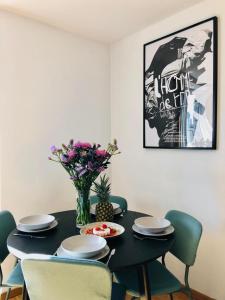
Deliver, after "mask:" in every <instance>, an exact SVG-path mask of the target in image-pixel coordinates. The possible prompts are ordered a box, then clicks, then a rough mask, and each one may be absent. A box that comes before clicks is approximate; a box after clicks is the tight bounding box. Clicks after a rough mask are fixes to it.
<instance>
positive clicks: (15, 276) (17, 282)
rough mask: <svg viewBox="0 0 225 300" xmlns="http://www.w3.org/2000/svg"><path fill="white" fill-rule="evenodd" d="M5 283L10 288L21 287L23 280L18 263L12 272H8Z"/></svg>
mask: <svg viewBox="0 0 225 300" xmlns="http://www.w3.org/2000/svg"><path fill="white" fill-rule="evenodd" d="M6 283H7V284H8V285H12V286H23V284H24V278H23V273H22V269H21V264H20V263H17V264H16V266H15V267H14V268H13V270H12V271H11V272H10V274H9V277H8V279H7V282H6Z"/></svg>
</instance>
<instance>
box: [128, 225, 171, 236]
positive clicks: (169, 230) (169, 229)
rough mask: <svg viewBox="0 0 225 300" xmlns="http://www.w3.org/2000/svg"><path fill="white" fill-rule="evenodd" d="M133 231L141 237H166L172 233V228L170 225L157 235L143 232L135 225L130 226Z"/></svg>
mask: <svg viewBox="0 0 225 300" xmlns="http://www.w3.org/2000/svg"><path fill="white" fill-rule="evenodd" d="M132 229H133V231H135V232H137V233H139V234H142V235H148V236H164V235H168V234H171V233H173V232H174V227H173V226H172V225H170V227H168V228H166V230H164V231H162V232H159V233H152V232H146V231H145V230H142V229H140V228H139V227H137V226H136V225H135V224H134V225H133V226H132Z"/></svg>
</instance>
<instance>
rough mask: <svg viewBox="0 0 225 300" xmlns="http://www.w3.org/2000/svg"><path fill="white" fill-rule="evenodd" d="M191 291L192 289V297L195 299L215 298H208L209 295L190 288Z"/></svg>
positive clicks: (210, 299)
mask: <svg viewBox="0 0 225 300" xmlns="http://www.w3.org/2000/svg"><path fill="white" fill-rule="evenodd" d="M191 291H192V295H193V298H194V299H195V300H216V299H214V298H210V297H209V296H206V295H204V294H202V293H200V292H198V291H196V290H193V289H191Z"/></svg>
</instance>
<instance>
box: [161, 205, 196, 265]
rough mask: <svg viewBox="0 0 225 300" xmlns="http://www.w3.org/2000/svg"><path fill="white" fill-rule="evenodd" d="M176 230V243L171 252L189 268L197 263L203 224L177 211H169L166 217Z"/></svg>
mask: <svg viewBox="0 0 225 300" xmlns="http://www.w3.org/2000/svg"><path fill="white" fill-rule="evenodd" d="M165 218H166V219H168V220H169V221H170V222H171V224H172V225H173V227H174V228H175V242H174V244H173V247H172V248H171V249H170V252H171V253H172V254H173V255H174V256H176V257H177V258H178V259H179V260H180V261H182V262H183V263H184V264H185V265H187V266H192V265H193V264H194V262H195V258H196V253H197V249H198V245H199V241H200V238H201V235H202V224H201V223H200V222H199V221H198V220H196V219H195V218H194V217H192V216H190V215H188V214H186V213H184V212H181V211H177V210H171V211H169V212H168V213H167V214H166V216H165Z"/></svg>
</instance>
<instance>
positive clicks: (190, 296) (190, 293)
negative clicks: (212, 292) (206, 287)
mask: <svg viewBox="0 0 225 300" xmlns="http://www.w3.org/2000/svg"><path fill="white" fill-rule="evenodd" d="M187 294H188V298H189V300H194V298H193V296H192V292H191V289H190V288H187Z"/></svg>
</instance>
